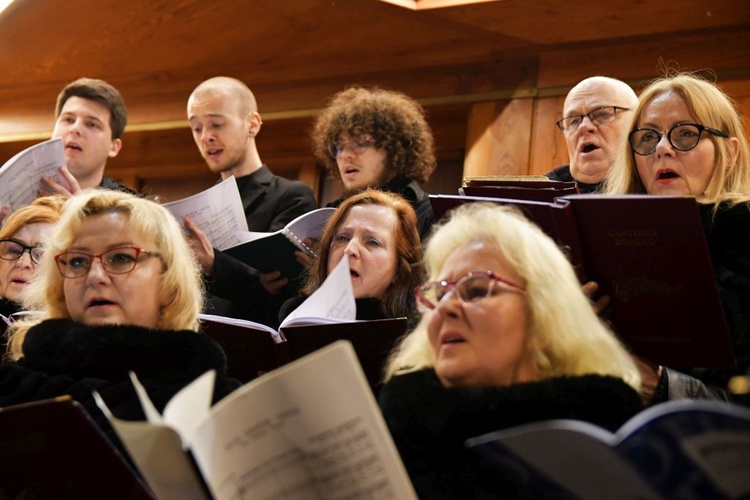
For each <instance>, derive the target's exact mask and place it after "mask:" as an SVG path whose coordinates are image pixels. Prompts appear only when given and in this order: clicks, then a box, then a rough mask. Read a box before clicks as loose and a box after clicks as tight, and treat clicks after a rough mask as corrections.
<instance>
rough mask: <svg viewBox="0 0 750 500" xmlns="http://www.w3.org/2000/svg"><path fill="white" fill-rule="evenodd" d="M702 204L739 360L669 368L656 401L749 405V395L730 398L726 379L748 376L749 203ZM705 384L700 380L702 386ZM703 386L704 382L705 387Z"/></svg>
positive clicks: (749, 339)
mask: <svg viewBox="0 0 750 500" xmlns="http://www.w3.org/2000/svg"><path fill="white" fill-rule="evenodd" d="M713 208H714V206H713V205H701V206H699V210H700V213H701V217H702V219H703V225H704V229H705V231H706V241H707V243H708V251H709V253H710V255H711V261H712V263H713V267H714V272H715V273H716V282H717V284H718V286H719V295H720V297H721V302H722V305H723V307H724V314H725V316H726V319H727V324H728V326H729V331H730V334H731V336H732V345H733V347H734V357H735V360H736V363H737V366H736V367H735V368H731V369H708V368H698V367H696V368H692V369H686V370H683V372H684V373H682V374H681V373H678V372H675V371H674V370H665V371H664V373H663V374H662V377H661V379H660V381H659V386H658V387H657V397H656V398H655V401H654V402H656V403H658V402H661V401H664V400H667V399H682V398H700V399H713V398H716V399H724V400H726V399H733V400H734V401H735V402H738V403H743V404H746V405H748V404H750V397H748V396H747V395H745V396H735V397H733V396H731V395H729V393H728V392H727V390H726V388H727V383H728V382H729V379H730V378H732V377H733V376H735V375H750V205H748V204H745V203H742V204H739V205H735V206H734V207H730V206H728V205H726V204H724V205H720V206H719V208H718V210H717V211H714V210H713ZM701 383H702V384H701ZM703 384H705V385H703Z"/></svg>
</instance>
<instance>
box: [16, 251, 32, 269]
mask: <svg viewBox="0 0 750 500" xmlns="http://www.w3.org/2000/svg"><path fill="white" fill-rule="evenodd" d="M34 265H35V264H34V261H33V260H31V252H30V251H29V250H25V251H24V252H23V253H22V254H21V256H20V257H19V258H18V259H17V260H16V263H15V267H20V268H27V269H31V268H33V267H34Z"/></svg>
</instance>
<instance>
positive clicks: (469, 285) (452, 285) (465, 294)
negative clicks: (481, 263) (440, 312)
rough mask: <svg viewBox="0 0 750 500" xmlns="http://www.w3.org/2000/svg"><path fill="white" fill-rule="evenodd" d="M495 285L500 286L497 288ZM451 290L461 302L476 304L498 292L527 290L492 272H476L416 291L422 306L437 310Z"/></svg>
mask: <svg viewBox="0 0 750 500" xmlns="http://www.w3.org/2000/svg"><path fill="white" fill-rule="evenodd" d="M495 285H499V286H498V287H496V286H495ZM451 290H455V291H456V294H458V298H459V299H461V302H464V303H467V302H476V301H478V300H480V299H483V298H485V297H489V296H490V295H492V294H493V292H494V291H496V290H498V291H499V290H502V291H506V292H516V293H523V292H525V291H526V289H525V288H524V287H523V286H521V285H519V284H518V283H516V282H514V281H512V280H509V279H508V278H503V277H502V276H498V275H496V274H495V273H493V272H492V271H474V272H471V273H468V274H467V275H466V276H464V277H462V278H461V279H459V280H458V281H445V280H443V281H428V282H427V283H423V284H421V285H420V286H418V287H417V288H416V289H415V290H414V296H415V297H416V299H417V303H418V304H419V305H420V306H424V307H425V308H427V309H435V308H436V307H437V305H438V304H439V303H440V301H441V300H443V299H444V298H445V296H446V295H448V293H450V291H451Z"/></svg>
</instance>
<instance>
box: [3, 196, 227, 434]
mask: <svg viewBox="0 0 750 500" xmlns="http://www.w3.org/2000/svg"><path fill="white" fill-rule="evenodd" d="M38 271H39V273H38V275H37V279H36V280H35V281H34V282H33V283H32V284H31V285H30V286H29V291H28V294H27V296H26V300H25V302H24V304H25V306H26V308H27V309H28V310H33V311H39V312H38V314H37V315H35V316H34V317H33V318H30V319H29V320H27V321H23V322H21V321H17V322H15V323H13V325H12V326H11V328H10V332H9V333H10V339H9V345H8V351H7V353H6V357H7V358H9V360H7V361H6V362H4V363H3V364H2V365H0V406H9V405H14V404H19V403H26V402H29V401H34V400H40V399H47V398H52V397H56V396H61V395H64V394H69V395H70V396H72V397H73V399H75V400H77V401H78V402H79V403H81V404H82V405H83V406H84V407H85V408H86V410H87V411H88V412H89V413H90V414H91V415H92V417H94V420H95V421H97V422H98V423H99V424H100V425H102V426H103V428H104V429H109V426H108V424H107V423H106V418H105V417H104V415H102V414H101V412H100V411H99V409H98V408H97V406H96V404H95V403H94V401H93V398H92V396H91V393H92V390H96V391H98V392H99V393H100V394H101V396H102V397H103V398H104V400H105V402H106V403H107V405H108V406H109V408H110V409H111V410H112V411H113V413H114V415H115V416H117V417H120V418H125V419H143V418H144V416H143V414H142V410H141V407H140V404H139V403H138V401H137V398H136V395H135V392H134V390H133V388H132V384H131V383H130V380H129V375H128V373H129V372H131V371H132V372H134V373H135V374H136V375H137V376H138V377H139V379H140V380H141V381H142V382H143V383H144V387H145V388H146V390H147V392H148V393H149V395H150V397H151V399H152V400H153V401H154V403H155V404H156V406H157V408H158V409H160V410H163V409H164V406H165V405H166V403H167V402H168V401H169V399H170V398H171V397H172V396H173V395H174V394H175V393H176V392H177V391H178V390H180V389H181V388H182V387H184V386H185V385H187V384H188V383H189V382H191V381H192V380H193V379H195V378H196V377H198V376H199V375H201V374H203V373H204V372H205V371H207V370H209V369H216V370H217V379H216V384H215V388H214V400H215V401H217V400H218V399H220V398H222V397H223V396H225V395H226V394H228V393H229V392H230V391H232V390H233V389H235V388H237V387H238V386H239V382H237V381H235V380H233V379H229V378H227V377H226V357H225V355H224V352H223V351H222V350H221V348H220V347H219V346H218V345H217V344H216V343H215V342H213V341H212V340H211V339H209V338H208V337H205V336H204V335H201V334H200V333H198V332H197V330H198V313H199V312H200V310H201V307H202V305H203V299H202V292H203V288H202V285H201V279H200V272H199V269H198V265H197V263H196V261H195V258H194V257H193V254H192V252H191V250H190V247H189V246H188V244H187V242H186V241H185V238H184V236H183V234H182V231H181V229H180V226H179V225H178V223H177V221H176V220H175V219H174V218H173V217H172V215H171V214H170V213H169V212H168V211H167V210H166V209H165V208H163V207H162V206H160V205H158V204H157V203H154V202H152V201H149V200H146V199H143V198H138V197H136V196H134V195H130V194H127V193H122V192H117V191H108V190H89V191H87V192H84V193H82V194H80V195H77V196H74V197H72V198H70V200H68V201H67V203H66V204H65V207H64V209H63V212H62V215H61V218H60V220H59V221H58V223H57V226H56V228H55V231H54V233H53V234H52V235H51V237H50V239H49V244H48V247H47V249H46V251H45V252H44V255H43V256H42V258H41V261H40V264H39V268H38Z"/></svg>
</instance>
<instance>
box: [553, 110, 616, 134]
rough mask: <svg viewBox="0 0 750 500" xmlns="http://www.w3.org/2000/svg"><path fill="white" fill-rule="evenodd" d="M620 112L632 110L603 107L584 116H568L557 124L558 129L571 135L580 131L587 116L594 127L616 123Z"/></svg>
mask: <svg viewBox="0 0 750 500" xmlns="http://www.w3.org/2000/svg"><path fill="white" fill-rule="evenodd" d="M618 111H630V108H621V107H620V106H602V107H601V108H596V109H594V110H592V111H589V112H588V113H584V114H582V115H570V116H566V117H565V118H563V119H562V120H559V121H558V122H557V127H558V128H559V129H560V130H562V132H563V134H567V135H570V134H572V133H573V132H575V131H576V130H578V127H579V126H580V125H581V123H583V118H584V117H585V116H588V117H589V120H591V123H593V124H594V125H605V124H607V123H612V122H613V121H615V118H617V112H618Z"/></svg>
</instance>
